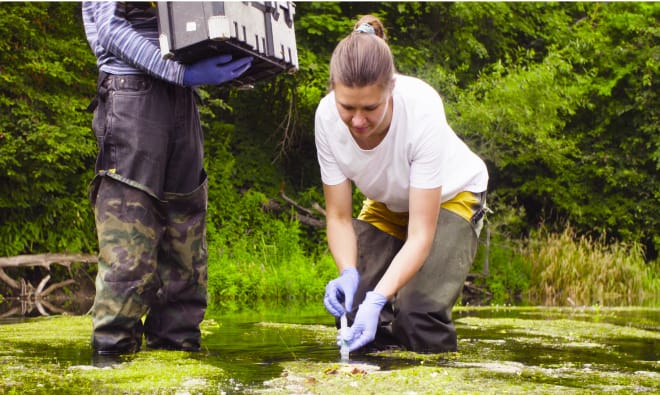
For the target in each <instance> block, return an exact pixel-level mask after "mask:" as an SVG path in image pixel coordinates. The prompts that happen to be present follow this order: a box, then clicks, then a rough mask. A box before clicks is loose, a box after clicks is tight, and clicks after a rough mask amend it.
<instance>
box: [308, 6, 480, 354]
mask: <svg viewBox="0 0 660 395" xmlns="http://www.w3.org/2000/svg"><path fill="white" fill-rule="evenodd" d="M384 37H385V36H384V29H383V25H382V24H381V22H380V21H379V20H378V19H377V18H375V17H373V16H365V17H363V18H362V19H361V20H360V21H358V23H357V24H356V27H355V31H353V32H352V33H351V34H350V35H348V36H347V37H346V38H344V39H343V40H342V41H341V42H340V43H339V44H338V45H337V47H336V48H335V50H334V52H333V54H332V58H331V61H330V88H331V92H330V93H329V94H328V95H327V96H325V97H324V98H323V99H322V100H321V102H320V104H319V106H318V108H317V111H316V120H315V134H316V147H317V153H318V160H319V164H320V168H321V178H322V180H323V191H324V194H325V201H326V215H327V216H326V220H327V237H328V245H329V247H330V251H331V253H332V255H333V257H334V260H335V262H336V264H337V268H338V269H339V272H340V273H341V274H340V276H339V277H338V278H336V279H334V280H332V281H330V282H329V283H328V284H327V286H326V293H325V297H324V304H325V307H326V308H327V310H328V311H329V312H330V313H331V314H333V315H334V316H335V317H340V316H341V315H343V314H347V317H348V321H349V323H350V322H352V326H351V328H350V330H349V331H348V333H347V335H346V337H345V340H348V341H349V350H350V351H355V350H357V349H360V348H363V347H365V346H367V345H368V346H369V347H376V348H380V347H385V346H391V345H395V346H402V347H404V348H406V349H409V350H412V351H418V352H445V351H455V350H456V347H457V339H456V330H455V329H454V325H453V323H452V318H451V311H452V307H453V305H454V303H455V302H456V300H457V298H458V296H459V295H460V293H461V290H462V288H463V282H464V281H465V278H466V277H467V274H468V271H469V268H470V266H471V264H472V260H473V259H474V256H475V253H476V250H477V244H478V236H479V232H480V231H481V226H482V223H483V222H482V221H483V218H482V217H483V214H484V210H485V200H486V187H487V183H488V172H487V169H486V165H485V164H484V162H483V161H482V160H481V159H480V158H479V157H478V156H477V155H475V154H474V153H473V152H472V151H471V150H470V149H469V148H468V146H467V145H466V144H465V143H464V142H463V141H461V140H460V139H459V138H458V137H457V136H456V134H455V133H454V131H453V130H452V129H451V127H450V126H449V125H448V124H447V120H446V119H445V114H444V109H443V105H442V100H441V99H440V96H439V95H438V93H437V92H436V91H435V90H434V89H433V88H432V87H431V86H429V85H428V84H427V83H425V82H423V81H421V80H419V79H416V78H413V77H409V76H404V75H401V74H397V73H396V72H395V69H394V62H393V58H392V54H391V52H390V49H389V46H388V45H387V43H386V42H385V40H384ZM351 182H353V183H355V185H356V187H357V188H359V190H360V191H361V192H362V193H363V194H364V195H365V196H366V200H365V201H364V204H363V206H362V210H361V212H360V214H359V216H358V218H357V219H352V184H351ZM356 306H359V307H356Z"/></svg>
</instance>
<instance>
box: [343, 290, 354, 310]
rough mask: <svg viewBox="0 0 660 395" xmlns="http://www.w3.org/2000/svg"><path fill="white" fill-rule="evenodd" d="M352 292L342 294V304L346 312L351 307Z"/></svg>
mask: <svg viewBox="0 0 660 395" xmlns="http://www.w3.org/2000/svg"><path fill="white" fill-rule="evenodd" d="M353 296H354V295H353V293H351V292H348V293H347V294H344V306H346V309H345V310H346V312H347V313H348V312H349V311H351V309H353Z"/></svg>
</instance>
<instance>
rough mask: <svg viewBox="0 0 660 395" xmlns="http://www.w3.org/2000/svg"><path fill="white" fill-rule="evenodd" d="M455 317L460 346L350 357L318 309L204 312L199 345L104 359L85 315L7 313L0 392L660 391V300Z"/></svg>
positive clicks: (1, 333) (469, 312)
mask: <svg viewBox="0 0 660 395" xmlns="http://www.w3.org/2000/svg"><path fill="white" fill-rule="evenodd" d="M454 319H455V321H456V327H457V330H458V335H459V352H458V353H450V354H435V355H428V354H426V355H423V354H415V353H406V352H384V353H375V354H368V355H351V362H350V363H349V364H342V363H341V362H340V357H339V350H338V348H337V347H336V346H335V345H334V337H335V334H336V330H335V328H334V321H333V319H332V317H331V316H330V315H329V314H327V313H326V312H325V310H324V309H323V307H322V306H314V307H308V308H304V309H298V308H289V309H285V308H278V309H261V310H260V311H258V312H255V311H250V312H243V313H232V314H221V313H215V312H208V314H207V316H206V320H205V322H204V324H203V333H204V337H203V348H204V349H203V351H202V352H200V353H193V354H189V353H181V355H180V354H172V352H155V351H141V352H140V353H138V354H136V355H134V356H129V357H123V358H121V359H119V360H111V361H108V360H105V361H101V363H99V360H95V359H94V358H93V356H92V352H91V349H90V348H89V336H90V335H91V320H90V319H89V317H88V316H85V317H46V318H12V319H4V320H2V321H0V323H4V324H5V325H0V345H1V346H0V377H2V378H0V394H2V393H11V392H12V390H17V389H19V388H23V389H25V390H26V392H25V393H48V392H52V391H57V392H60V393H67V391H66V390H65V388H69V389H71V392H70V393H83V392H85V388H86V386H90V387H91V388H97V389H98V388H105V390H103V391H101V392H104V393H178V394H186V393H262V392H266V393H329V392H337V393H399V392H400V391H401V390H402V388H401V385H402V384H400V383H401V382H403V383H407V384H403V385H404V387H405V386H410V388H409V389H410V390H411V391H413V392H412V393H437V392H445V390H446V392H464V393H488V392H491V393H497V392H500V391H501V390H502V389H504V390H506V391H507V392H511V393H526V392H529V391H531V392H539V393H562V394H565V393H581V392H601V391H605V392H614V393H630V392H642V393H643V392H648V393H660V366H659V361H658V341H659V340H660V309H656V308H620V309H617V308H600V307H585V308H538V307H533V308H532V307H473V308H466V307H460V308H457V309H456V310H455V312H454ZM163 353H170V354H169V355H175V357H173V358H170V357H168V356H167V354H163ZM145 358H147V359H145ZM184 364H187V365H184ZM138 365H140V366H146V368H145V369H147V370H148V372H146V373H144V375H143V376H139V377H138V376H131V377H129V378H127V379H124V378H123V377H124V376H120V375H119V374H120V373H122V374H124V375H126V374H128V372H131V371H132V373H131V374H135V371H136V370H138ZM108 366H110V367H112V368H113V370H111V371H110V372H113V374H117V375H118V376H117V377H114V378H113V376H112V374H108V371H107V368H108ZM154 366H155V367H154ZM182 366H183V367H182ZM185 366H193V367H192V368H187V367H185ZM200 366H201V367H202V368H203V369H202V370H200V371H199V372H197V373H195V374H192V373H191V375H193V376H194V377H195V380H197V381H194V380H193V381H192V382H193V384H194V385H193V384H191V379H190V378H187V379H186V378H182V379H181V380H182V381H181V382H176V380H175V381H171V380H170V381H163V380H164V379H163V378H160V377H158V375H159V374H161V375H163V376H172V377H174V376H176V375H177V374H179V373H180V371H181V370H186V369H191V370H195V369H199V368H200ZM347 366H348V367H350V370H346V369H345V368H346V367H347ZM104 368H105V369H106V370H103V369H104ZM342 368H343V369H344V370H342ZM95 369H100V370H102V373H103V375H101V376H96V375H94V370H95ZM154 370H156V372H154ZM49 375H53V376H58V375H60V377H59V378H57V379H51V380H49V379H48V378H47V377H49ZM62 380H64V382H62ZM67 380H68V382H67ZM122 380H126V381H125V382H126V383H127V384H125V385H128V387H121V384H119V383H120V381H122ZM131 380H132V381H131ZM139 380H142V381H144V382H145V383H143V384H142V385H141V386H137V384H136V383H137V381H139ZM149 380H151V381H152V382H153V383H156V384H153V385H154V387H153V388H151V389H150V388H149ZM159 380H160V381H159ZM172 380H173V379H172ZM370 380H373V381H370ZM402 380H403V381H402ZM416 380H417V381H416ZM434 380H435V381H437V382H435V383H434ZM447 380H450V381H447ZM356 382H357V383H358V385H357V386H356V385H355V383H356ZM182 383H183V384H182ZM186 383H187V384H186ZM395 384H396V385H395ZM190 385H193V387H192V388H193V389H191V388H190ZM195 385H197V387H195ZM363 385H364V386H363ZM438 385H440V386H441V387H438ZM71 386H74V387H71ZM75 386H80V388H78V389H76V388H75ZM117 386H119V387H117ZM186 386H188V387H186ZM365 386H366V387H365ZM379 386H380V387H379ZM427 386H428V387H427ZM126 388H128V389H126ZM433 388H435V389H436V390H437V389H438V388H444V389H445V390H442V391H441V390H437V391H436V390H434V389H433ZM388 389H389V391H388ZM81 390H82V391H83V392H79V391H81ZM491 390H492V391H491ZM19 392H20V391H19Z"/></svg>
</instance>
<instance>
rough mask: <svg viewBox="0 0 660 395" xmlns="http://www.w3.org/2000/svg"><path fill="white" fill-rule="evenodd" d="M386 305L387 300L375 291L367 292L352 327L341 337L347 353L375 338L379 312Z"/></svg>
mask: <svg viewBox="0 0 660 395" xmlns="http://www.w3.org/2000/svg"><path fill="white" fill-rule="evenodd" d="M385 303H387V298H386V297H385V296H384V295H382V294H380V293H378V292H375V291H371V292H367V296H366V297H365V298H364V301H363V302H362V303H361V304H360V307H359V308H358V311H357V315H356V316H355V321H353V326H351V327H350V328H349V330H347V331H346V333H345V334H344V335H343V336H344V337H343V340H346V341H348V344H349V345H348V351H349V352H353V351H355V350H357V349H358V348H361V347H363V346H364V345H365V344H367V343H369V342H371V341H373V340H374V339H375V338H376V329H377V328H378V322H379V319H380V311H381V310H383V306H385Z"/></svg>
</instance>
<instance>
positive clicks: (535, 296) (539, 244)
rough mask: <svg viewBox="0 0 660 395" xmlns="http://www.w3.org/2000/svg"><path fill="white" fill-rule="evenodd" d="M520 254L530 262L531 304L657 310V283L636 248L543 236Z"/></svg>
mask: <svg viewBox="0 0 660 395" xmlns="http://www.w3.org/2000/svg"><path fill="white" fill-rule="evenodd" d="M524 254H525V255H526V256H527V257H528V259H529V260H530V262H531V281H530V288H529V296H528V299H529V302H530V303H532V304H543V305H552V306H562V305H564V306H565V305H573V306H575V305H581V306H583V305H595V304H599V305H614V306H621V305H628V306H630V305H649V304H652V305H657V298H658V296H657V295H658V291H660V277H658V275H657V274H656V271H655V270H654V266H657V265H655V264H652V263H651V264H649V263H646V262H645V261H644V251H643V248H642V247H641V246H640V245H639V244H637V243H633V244H623V243H615V244H607V243H605V241H604V237H602V238H600V239H598V240H594V239H592V238H590V237H587V236H579V237H578V236H576V234H575V232H574V231H573V229H572V228H571V227H570V226H567V227H566V228H565V229H564V231H563V232H562V233H561V234H556V233H550V232H547V231H545V230H541V231H540V232H538V233H537V235H536V236H534V237H532V238H530V240H529V242H528V243H527V247H526V251H525V252H524Z"/></svg>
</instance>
